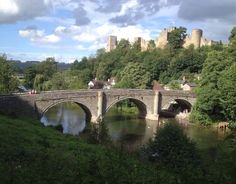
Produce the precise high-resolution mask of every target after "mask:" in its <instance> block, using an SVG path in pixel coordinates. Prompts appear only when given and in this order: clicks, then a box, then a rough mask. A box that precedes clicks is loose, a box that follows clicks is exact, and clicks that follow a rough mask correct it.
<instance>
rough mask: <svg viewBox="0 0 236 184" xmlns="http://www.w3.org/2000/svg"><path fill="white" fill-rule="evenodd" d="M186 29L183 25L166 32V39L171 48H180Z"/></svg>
mask: <svg viewBox="0 0 236 184" xmlns="http://www.w3.org/2000/svg"><path fill="white" fill-rule="evenodd" d="M186 30H187V29H186V28H185V27H179V28H176V29H175V30H173V31H171V32H170V33H168V37H167V40H168V45H169V47H170V48H171V49H173V50H176V49H180V48H182V46H183V43H184V39H185V37H186V35H187V34H186Z"/></svg>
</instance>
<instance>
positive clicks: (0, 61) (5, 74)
mask: <svg viewBox="0 0 236 184" xmlns="http://www.w3.org/2000/svg"><path fill="white" fill-rule="evenodd" d="M18 83H19V81H18V80H17V79H16V78H15V77H14V76H13V70H12V67H11V65H10V64H9V62H8V61H7V58H6V56H5V55H3V56H0V93H10V92H13V91H14V90H15V89H16V87H17V86H18Z"/></svg>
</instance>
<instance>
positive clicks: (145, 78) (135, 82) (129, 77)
mask: <svg viewBox="0 0 236 184" xmlns="http://www.w3.org/2000/svg"><path fill="white" fill-rule="evenodd" d="M149 81H150V73H149V72H147V71H146V69H145V67H143V66H142V64H140V63H128V65H127V66H126V67H125V68H124V70H123V71H122V72H121V73H120V81H119V83H118V84H117V86H118V87H123V88H140V89H144V88H146V87H147V84H148V83H149Z"/></svg>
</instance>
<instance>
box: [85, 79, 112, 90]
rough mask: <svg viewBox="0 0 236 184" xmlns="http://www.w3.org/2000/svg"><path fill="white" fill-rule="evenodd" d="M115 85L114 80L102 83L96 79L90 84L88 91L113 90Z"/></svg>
mask: <svg viewBox="0 0 236 184" xmlns="http://www.w3.org/2000/svg"><path fill="white" fill-rule="evenodd" d="M115 84H116V83H115V79H114V78H111V79H108V80H107V81H101V80H97V79H96V78H95V79H94V80H92V81H90V82H89V83H88V89H111V88H112V87H113V86H114V85H115Z"/></svg>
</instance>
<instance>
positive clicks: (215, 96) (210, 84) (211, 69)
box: [194, 51, 233, 123]
mask: <svg viewBox="0 0 236 184" xmlns="http://www.w3.org/2000/svg"><path fill="white" fill-rule="evenodd" d="M232 63H233V61H232V58H230V57H229V55H228V53H227V52H224V51H220V52H219V51H212V52H210V53H209V54H208V57H207V59H206V61H205V63H204V66H203V70H202V74H201V80H200V87H199V89H198V90H197V96H198V98H197V103H196V106H195V108H194V111H197V112H199V113H200V116H196V117H198V118H199V119H196V121H198V122H201V121H202V120H203V118H201V114H202V116H203V117H204V118H205V119H206V121H208V120H210V121H212V120H219V119H224V118H225V117H224V114H223V113H222V112H223V106H222V103H221V95H222V93H221V91H220V90H219V86H218V84H219V83H218V81H219V79H220V77H221V76H222V75H224V73H225V72H226V71H227V70H228V68H229V67H230V66H231V65H232ZM224 93H227V92H226V91H225V92H224ZM206 121H205V122H206ZM201 123H204V121H202V122H201Z"/></svg>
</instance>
